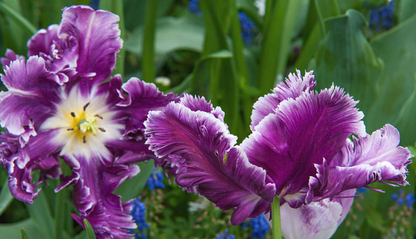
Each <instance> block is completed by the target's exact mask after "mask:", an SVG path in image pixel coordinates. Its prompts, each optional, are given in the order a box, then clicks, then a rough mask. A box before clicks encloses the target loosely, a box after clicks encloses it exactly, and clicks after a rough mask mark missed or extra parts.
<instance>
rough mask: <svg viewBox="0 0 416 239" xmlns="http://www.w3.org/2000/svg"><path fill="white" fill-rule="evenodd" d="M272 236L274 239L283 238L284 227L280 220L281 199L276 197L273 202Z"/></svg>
mask: <svg viewBox="0 0 416 239" xmlns="http://www.w3.org/2000/svg"><path fill="white" fill-rule="evenodd" d="M272 236H273V239H281V238H282V228H281V222H280V199H279V197H275V198H274V200H273V202H272Z"/></svg>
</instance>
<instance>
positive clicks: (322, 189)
mask: <svg viewBox="0 0 416 239" xmlns="http://www.w3.org/2000/svg"><path fill="white" fill-rule="evenodd" d="M399 143H400V134H399V131H398V130H397V129H396V128H394V127H393V126H392V125H389V124H387V125H385V126H384V127H383V128H381V129H379V130H377V131H375V132H373V133H372V134H371V135H368V136H366V137H363V138H353V142H351V141H347V142H346V145H345V147H344V148H343V149H342V150H341V151H340V152H339V153H338V154H337V156H336V157H335V158H334V159H333V160H332V162H331V163H328V162H325V163H323V164H317V165H315V166H316V169H317V171H318V173H317V174H316V176H315V175H314V177H311V180H310V183H309V184H310V187H311V188H310V191H309V195H308V200H309V201H311V200H319V199H322V198H326V197H332V196H335V195H337V194H339V193H340V192H342V191H345V190H348V189H352V188H360V187H366V186H368V185H369V184H371V183H374V182H392V183H396V184H398V185H401V186H404V185H407V184H408V182H407V181H406V174H407V173H408V170H407V168H406V166H407V165H408V164H410V162H411V161H410V158H412V157H413V155H411V153H410V151H409V150H408V149H407V148H403V147H401V146H399Z"/></svg>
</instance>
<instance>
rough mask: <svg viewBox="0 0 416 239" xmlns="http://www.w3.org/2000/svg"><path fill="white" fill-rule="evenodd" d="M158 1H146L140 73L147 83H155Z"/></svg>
mask: <svg viewBox="0 0 416 239" xmlns="http://www.w3.org/2000/svg"><path fill="white" fill-rule="evenodd" d="M157 5H158V0H149V1H147V7H146V21H145V25H144V38H143V63H142V72H143V76H142V78H143V80H145V81H147V82H154V81H155V60H154V58H155V56H154V51H155V49H154V48H155V43H154V42H155V29H156V13H157Z"/></svg>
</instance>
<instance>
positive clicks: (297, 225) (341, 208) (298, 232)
mask: <svg viewBox="0 0 416 239" xmlns="http://www.w3.org/2000/svg"><path fill="white" fill-rule="evenodd" d="M354 194H355V190H349V191H346V192H344V193H343V194H342V197H343V198H332V199H329V198H328V199H324V200H322V201H319V202H313V203H311V204H309V205H303V206H301V207H300V208H297V209H295V208H291V207H290V206H289V205H287V204H284V205H283V206H281V207H280V212H281V218H282V219H281V220H282V235H283V236H284V237H285V238H286V239H297V238H305V239H327V238H330V237H331V236H332V234H334V232H335V231H336V230H337V228H338V226H339V225H340V224H341V223H342V221H343V220H344V219H345V217H346V216H347V214H348V211H349V210H350V208H351V205H352V202H353V196H354Z"/></svg>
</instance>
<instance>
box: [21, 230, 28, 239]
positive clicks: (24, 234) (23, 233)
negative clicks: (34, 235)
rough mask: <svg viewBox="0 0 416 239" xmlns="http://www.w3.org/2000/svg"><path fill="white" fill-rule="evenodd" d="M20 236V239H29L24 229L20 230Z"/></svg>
mask: <svg viewBox="0 0 416 239" xmlns="http://www.w3.org/2000/svg"><path fill="white" fill-rule="evenodd" d="M20 234H21V235H22V239H29V237H28V236H27V234H26V232H25V230H24V229H22V230H20Z"/></svg>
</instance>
